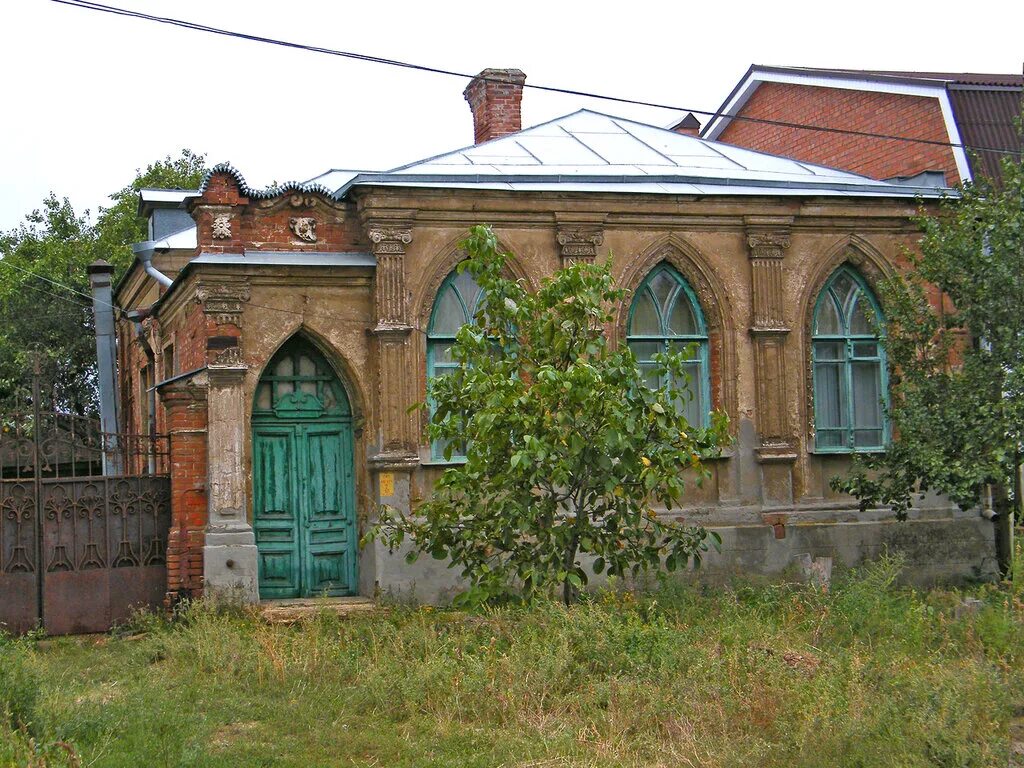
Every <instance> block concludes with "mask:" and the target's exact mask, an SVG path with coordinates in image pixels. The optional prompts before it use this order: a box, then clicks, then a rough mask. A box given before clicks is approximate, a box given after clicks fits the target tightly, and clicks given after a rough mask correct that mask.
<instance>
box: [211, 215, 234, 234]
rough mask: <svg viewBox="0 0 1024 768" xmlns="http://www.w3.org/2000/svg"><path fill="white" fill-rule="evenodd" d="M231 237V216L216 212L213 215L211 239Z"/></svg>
mask: <svg viewBox="0 0 1024 768" xmlns="http://www.w3.org/2000/svg"><path fill="white" fill-rule="evenodd" d="M230 237H231V216H229V215H228V214H226V213H218V214H217V215H216V216H214V217H213V239H214V240H227V239H228V238H230Z"/></svg>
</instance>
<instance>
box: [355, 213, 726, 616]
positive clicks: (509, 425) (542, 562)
mask: <svg viewBox="0 0 1024 768" xmlns="http://www.w3.org/2000/svg"><path fill="white" fill-rule="evenodd" d="M462 246H463V248H464V249H465V250H466V252H467V253H468V254H469V256H470V258H469V259H468V260H467V261H465V262H464V263H463V264H462V265H460V269H468V270H469V271H470V273H471V274H472V275H473V277H474V279H475V280H476V281H477V283H478V284H479V285H480V286H481V288H482V289H483V290H484V292H485V294H484V298H483V300H482V301H481V305H480V308H479V311H478V313H477V316H476V318H475V322H474V324H473V325H469V326H465V327H463V328H462V329H461V330H460V331H459V333H458V335H457V337H456V342H455V344H454V345H453V346H452V349H451V356H452V359H453V360H455V361H457V362H458V363H459V366H458V368H456V369H454V370H452V371H450V373H449V375H446V376H444V377H440V378H435V379H433V380H432V381H431V382H430V386H429V392H428V395H429V398H430V400H431V402H432V403H433V404H434V405H435V408H434V412H433V416H432V417H431V421H430V425H429V429H428V431H429V438H430V439H431V440H439V441H445V442H447V444H448V445H449V446H450V445H453V444H458V445H465V446H466V463H465V464H464V465H463V466H460V467H453V468H450V469H448V470H447V471H445V473H444V474H443V475H442V476H441V478H440V480H439V481H438V483H437V485H436V487H435V489H434V493H433V495H432V496H431V498H430V499H429V500H428V501H426V502H425V503H423V504H422V505H421V506H420V507H419V508H418V509H416V510H414V513H413V514H412V515H405V514H402V513H401V512H398V511H397V510H394V509H385V510H383V511H382V513H381V517H380V521H379V523H378V526H377V527H376V528H375V529H374V530H373V531H372V533H371V535H374V536H380V537H382V538H383V539H384V540H385V541H386V542H387V543H388V544H389V545H390V546H396V545H397V544H398V543H400V542H401V541H402V537H404V536H406V535H407V536H408V537H409V539H410V542H411V544H412V545H413V546H414V547H415V548H416V549H417V550H419V551H425V552H431V554H435V556H437V555H438V554H442V553H443V554H442V556H446V557H448V558H449V562H450V565H451V567H453V568H458V569H459V570H460V572H461V573H463V574H464V576H465V577H466V579H467V580H468V581H469V583H470V592H471V593H472V595H473V597H472V598H466V599H467V600H480V599H486V600H487V601H492V602H493V601H499V602H500V601H508V600H512V599H515V600H520V599H525V600H531V599H534V598H536V597H538V596H542V595H551V594H553V592H554V591H555V590H561V592H562V597H563V599H564V600H566V601H567V602H568V601H571V600H573V599H575V597H576V595H577V594H578V591H579V590H580V589H582V588H583V587H585V586H586V584H587V571H586V570H585V569H584V568H585V566H586V567H587V568H589V569H590V570H592V571H593V572H594V573H602V572H607V573H608V574H612V575H622V574H624V573H627V572H632V571H634V570H636V571H643V570H652V569H653V570H655V571H657V572H659V573H660V572H661V563H662V558H663V555H664V553H666V552H668V553H671V557H672V564H673V567H682V566H683V565H685V564H686V563H687V562H689V561H690V560H691V559H692V558H693V556H694V555H696V554H697V553H698V552H700V551H701V550H703V549H705V548H706V546H707V543H706V540H707V536H706V533H705V531H704V530H703V529H701V528H698V527H693V526H683V525H679V524H677V523H674V522H670V521H669V520H667V519H665V518H664V517H662V516H660V515H658V514H653V513H651V514H649V512H650V510H651V508H652V505H653V506H658V507H664V508H666V509H671V508H673V507H674V506H676V505H677V504H678V502H679V500H680V498H681V497H682V495H683V491H684V483H685V481H687V480H690V479H695V480H699V479H701V478H702V477H703V476H705V475H707V469H706V468H705V467H704V466H703V463H702V460H703V459H704V458H707V457H710V456H714V455H716V454H717V452H718V451H719V450H720V448H721V447H722V446H724V445H725V444H726V443H727V442H728V441H729V434H728V420H727V418H726V417H725V414H721V413H719V414H715V415H714V417H713V418H712V420H711V426H710V427H709V428H706V429H705V428H702V427H701V426H699V425H691V424H689V423H687V421H686V419H685V417H684V416H683V415H682V413H681V409H680V408H678V407H677V404H678V403H679V402H682V398H683V397H685V396H686V394H687V393H686V391H685V390H684V389H683V388H682V387H681V386H677V385H676V384H670V385H669V386H668V387H666V388H664V389H658V390H651V389H649V388H648V387H647V386H646V384H645V380H644V378H643V376H642V375H641V372H640V370H639V368H638V366H637V363H636V359H635V357H634V356H633V354H632V352H630V350H629V349H628V348H626V347H624V346H623V347H612V346H610V345H609V344H608V341H607V337H606V336H605V334H604V329H605V327H607V326H609V325H610V324H611V322H612V313H613V311H614V310H615V309H616V308H617V307H618V306H619V305H620V303H621V302H622V301H623V300H625V298H626V297H625V292H624V291H622V290H620V289H618V288H616V287H615V286H614V284H613V281H612V278H611V275H610V270H609V266H608V265H607V264H605V265H593V264H576V265H573V266H571V267H569V268H567V269H564V270H562V271H560V272H558V273H557V274H555V275H554V276H553V277H551V278H549V279H547V280H545V281H544V282H543V283H542V284H541V286H540V288H539V290H538V291H537V292H536V293H530V292H528V291H527V290H525V288H524V287H523V286H522V285H521V284H520V283H518V282H516V281H515V280H510V279H508V278H507V277H505V276H504V274H503V267H504V264H505V260H506V256H505V255H503V254H501V253H499V252H498V250H497V238H496V237H495V236H494V233H493V232H492V231H491V230H490V229H489V228H487V227H474V228H473V229H472V230H471V232H470V235H469V237H468V238H467V239H466V241H465V242H464V243H463V244H462ZM686 359H687V353H686V351H685V350H684V351H682V352H679V353H675V354H669V355H663V356H661V358H660V359H659V362H658V363H657V365H659V366H660V370H659V371H658V373H659V374H663V375H662V380H666V381H671V382H685V381H686V371H685V368H684V363H685V361H686ZM683 386H685V385H683ZM481 595H483V596H485V598H481Z"/></svg>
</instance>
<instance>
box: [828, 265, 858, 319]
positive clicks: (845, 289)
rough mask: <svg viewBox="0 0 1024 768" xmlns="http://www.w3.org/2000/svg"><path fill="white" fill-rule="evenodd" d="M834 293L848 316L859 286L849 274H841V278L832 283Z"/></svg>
mask: <svg viewBox="0 0 1024 768" xmlns="http://www.w3.org/2000/svg"><path fill="white" fill-rule="evenodd" d="M832 291H833V292H834V293H835V295H836V298H837V299H838V300H839V306H840V307H842V308H843V310H842V311H843V314H844V315H848V314H849V312H850V305H851V304H852V303H853V298H854V295H855V294H856V293H857V291H858V288H857V284H856V283H855V282H854V281H853V279H852V278H851V277H850V276H849V275H848V274H846V273H845V272H841V273H840V274H839V276H838V277H837V278H836V279H835V280H833V281H832Z"/></svg>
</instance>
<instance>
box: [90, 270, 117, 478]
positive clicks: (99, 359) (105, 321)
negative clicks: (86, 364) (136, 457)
mask: <svg viewBox="0 0 1024 768" xmlns="http://www.w3.org/2000/svg"><path fill="white" fill-rule="evenodd" d="M86 272H87V273H88V275H89V285H90V287H91V288H92V312H93V318H94V320H95V327H96V368H97V371H96V373H97V377H96V378H97V389H98V390H99V400H100V431H101V432H102V435H103V437H102V441H103V474H105V475H120V474H121V473H122V471H123V469H124V457H123V456H122V454H121V449H122V447H121V446H120V445H118V442H119V441H120V435H119V433H120V431H121V430H120V424H119V422H120V420H119V418H118V416H119V414H118V402H117V337H116V334H115V329H114V300H113V294H112V292H111V287H110V283H111V278H112V277H113V274H114V268H113V267H112V266H111V265H110V264H108V263H107V262H106V261H104V260H103V259H100V260H98V261H94V262H93V263H92V264H90V265H89V266H88V267H87V268H86Z"/></svg>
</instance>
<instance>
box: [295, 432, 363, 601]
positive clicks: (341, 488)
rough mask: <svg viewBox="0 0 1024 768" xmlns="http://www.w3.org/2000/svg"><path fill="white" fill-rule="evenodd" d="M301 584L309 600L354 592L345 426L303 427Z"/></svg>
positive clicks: (348, 436)
mask: <svg viewBox="0 0 1024 768" xmlns="http://www.w3.org/2000/svg"><path fill="white" fill-rule="evenodd" d="M299 430H300V434H302V439H301V443H302V444H303V445H304V447H305V467H306V480H305V487H304V491H305V493H304V496H305V504H304V506H305V510H306V517H305V551H306V553H307V557H306V561H305V574H304V576H305V578H304V584H305V586H306V589H307V591H308V593H309V594H326V595H345V594H352V592H353V591H354V590H355V586H356V584H355V552H356V547H355V541H354V538H355V537H354V531H353V523H354V520H355V515H354V506H355V504H354V488H353V482H352V481H353V477H352V448H351V440H352V431H351V426H350V425H349V424H348V423H341V424H337V423H335V424H329V423H317V424H305V425H303V426H302V427H300V428H299Z"/></svg>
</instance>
